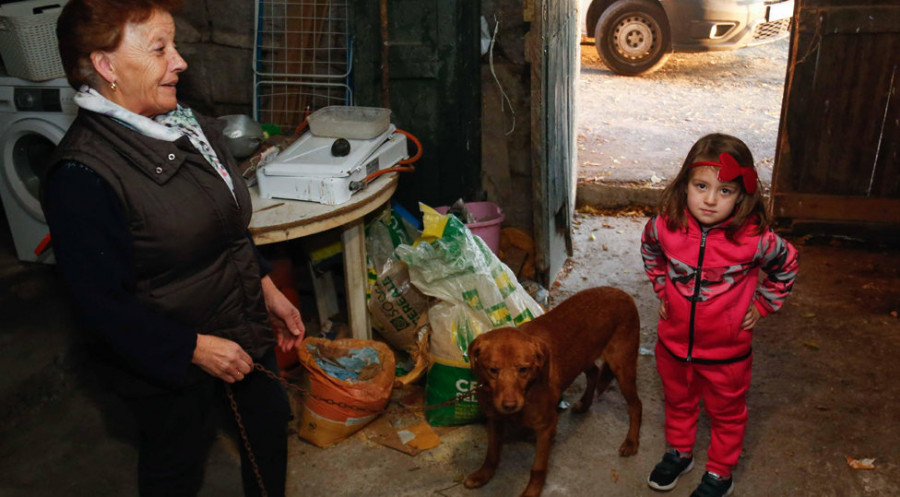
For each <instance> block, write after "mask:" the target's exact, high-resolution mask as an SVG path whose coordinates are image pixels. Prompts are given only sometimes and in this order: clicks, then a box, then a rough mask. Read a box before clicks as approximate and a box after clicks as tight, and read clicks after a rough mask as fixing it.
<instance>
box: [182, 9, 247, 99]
mask: <svg viewBox="0 0 900 497" xmlns="http://www.w3.org/2000/svg"><path fill="white" fill-rule="evenodd" d="M254 5H255V3H254V2H253V0H189V1H186V2H184V7H183V8H182V10H181V11H180V12H178V13H176V15H175V41H176V43H177V44H178V50H179V52H181V55H182V56H183V57H184V59H185V60H186V61H187V63H188V69H187V70H186V71H185V72H184V73H182V75H181V78H180V80H179V83H178V98H179V100H181V101H183V102H185V103H187V104H188V105H190V106H191V107H193V108H195V109H197V110H199V111H200V112H203V113H205V114H209V115H213V116H222V115H227V114H247V115H250V114H251V113H252V109H253V106H252V98H253V67H252V62H253V46H254V44H255V43H254V39H253V31H254V25H255V18H254V8H255V7H254Z"/></svg>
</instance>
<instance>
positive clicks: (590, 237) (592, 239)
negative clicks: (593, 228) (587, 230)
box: [588, 233, 597, 242]
mask: <svg viewBox="0 0 900 497" xmlns="http://www.w3.org/2000/svg"><path fill="white" fill-rule="evenodd" d="M596 239H597V237H596V236H594V234H593V233H591V236H589V237H588V240H590V241H592V242H593V241H594V240H596Z"/></svg>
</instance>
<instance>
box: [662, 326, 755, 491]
mask: <svg viewBox="0 0 900 497" xmlns="http://www.w3.org/2000/svg"><path fill="white" fill-rule="evenodd" d="M752 362H753V356H750V357H748V358H747V359H744V360H743V361H738V362H733V363H730V364H714V365H708V364H697V363H687V362H681V361H679V360H677V359H675V358H674V357H672V356H671V354H669V352H668V351H666V349H664V348H663V347H662V346H661V345H660V344H659V343H657V345H656V370H657V371H658V372H659V376H660V378H662V384H663V393H664V394H665V407H666V443H668V445H669V447H672V448H674V449H677V450H678V451H679V452H690V453H692V452H693V448H694V441H695V440H696V438H697V418H698V417H699V414H700V399H701V398H702V399H703V404H704V406H705V408H706V413H707V415H708V416H709V419H710V426H711V432H712V433H711V436H710V444H709V451H708V452H707V455H708V457H709V461H708V462H707V464H706V470H707V471H711V472H713V473H716V474H718V475H721V476H730V475H731V468H732V467H734V466H735V465H736V464H737V462H738V457H740V455H741V448H742V447H743V444H744V431H745V429H746V427H747V390H749V389H750V366H751V363H752Z"/></svg>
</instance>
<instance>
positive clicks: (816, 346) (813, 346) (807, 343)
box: [803, 340, 819, 350]
mask: <svg viewBox="0 0 900 497" xmlns="http://www.w3.org/2000/svg"><path fill="white" fill-rule="evenodd" d="M803 346H804V347H806V348H808V349H813V350H819V344H817V343H816V342H814V341H812V340H806V341H805V342H803Z"/></svg>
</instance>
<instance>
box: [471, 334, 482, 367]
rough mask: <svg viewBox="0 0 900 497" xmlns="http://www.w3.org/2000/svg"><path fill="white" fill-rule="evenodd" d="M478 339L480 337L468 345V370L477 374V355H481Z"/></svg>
mask: <svg viewBox="0 0 900 497" xmlns="http://www.w3.org/2000/svg"><path fill="white" fill-rule="evenodd" d="M479 338H481V337H480V336H479V337H475V340H472V342H471V343H469V350H468V354H469V369H471V370H472V372H473V373H477V372H478V364H477V363H478V355H479V354H481V340H479Z"/></svg>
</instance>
